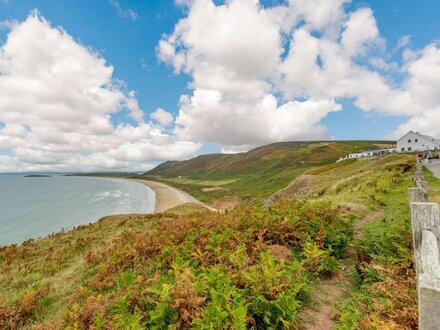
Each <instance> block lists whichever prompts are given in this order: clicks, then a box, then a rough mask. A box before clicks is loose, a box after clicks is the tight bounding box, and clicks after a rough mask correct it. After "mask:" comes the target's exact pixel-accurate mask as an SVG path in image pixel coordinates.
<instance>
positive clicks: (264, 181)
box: [142, 141, 393, 206]
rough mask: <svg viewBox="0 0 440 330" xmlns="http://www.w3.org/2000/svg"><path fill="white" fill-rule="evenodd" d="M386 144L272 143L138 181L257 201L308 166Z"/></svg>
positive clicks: (160, 170)
mask: <svg viewBox="0 0 440 330" xmlns="http://www.w3.org/2000/svg"><path fill="white" fill-rule="evenodd" d="M392 144H393V142H389V141H388V142H384V141H315V142H282V143H274V144H270V145H266V146H262V147H259V148H256V149H253V150H250V151H248V152H246V153H240V154H233V155H230V154H229V155H228V154H211V155H202V156H199V157H196V158H193V159H190V160H187V161H168V162H165V163H163V164H161V165H159V166H158V167H156V168H154V169H153V170H151V171H149V172H147V173H145V174H144V175H142V177H148V178H149V179H155V180H159V181H165V182H167V183H169V184H171V185H174V186H177V187H179V188H180V189H183V190H185V191H187V192H188V193H190V194H192V195H194V196H196V197H197V198H199V199H201V200H202V201H204V202H208V203H209V202H214V201H215V200H219V199H223V200H224V199H234V198H236V199H237V198H239V199H249V198H252V199H255V198H256V199H259V198H262V197H267V196H269V195H271V194H272V193H274V192H275V191H277V190H279V189H281V188H283V187H285V186H286V185H287V184H288V183H289V182H290V181H292V180H293V179H294V178H295V177H297V176H298V175H300V174H302V173H303V172H305V171H307V170H309V169H311V168H313V167H316V166H320V165H324V164H329V163H334V162H335V161H336V160H337V159H338V158H339V157H344V156H346V155H347V154H349V153H352V152H359V151H363V150H368V149H378V148H384V147H391V146H392ZM217 206H219V205H217Z"/></svg>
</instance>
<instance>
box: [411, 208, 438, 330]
mask: <svg viewBox="0 0 440 330" xmlns="http://www.w3.org/2000/svg"><path fill="white" fill-rule="evenodd" d="M410 206H411V223H412V231H413V247H414V255H415V264H416V271H417V273H419V272H420V271H421V267H420V266H421V261H420V247H421V244H422V232H423V230H424V229H427V230H430V231H432V232H433V233H435V234H436V237H437V239H438V236H437V233H439V218H438V205H437V204H436V203H411V204H410ZM439 306H440V305H439ZM439 329H440V328H439Z"/></svg>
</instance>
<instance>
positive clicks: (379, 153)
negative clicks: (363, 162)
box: [348, 148, 397, 158]
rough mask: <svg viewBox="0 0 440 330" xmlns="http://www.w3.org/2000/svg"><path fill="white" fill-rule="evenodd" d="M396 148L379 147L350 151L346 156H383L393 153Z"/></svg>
mask: <svg viewBox="0 0 440 330" xmlns="http://www.w3.org/2000/svg"><path fill="white" fill-rule="evenodd" d="M396 152H397V149H395V148H391V149H380V150H367V151H362V152H357V153H352V154H349V155H348V158H363V157H373V156H384V155H389V154H395V153H396Z"/></svg>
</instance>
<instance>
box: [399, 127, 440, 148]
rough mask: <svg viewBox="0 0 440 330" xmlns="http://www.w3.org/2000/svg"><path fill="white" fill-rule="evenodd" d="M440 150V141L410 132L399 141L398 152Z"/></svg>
mask: <svg viewBox="0 0 440 330" xmlns="http://www.w3.org/2000/svg"><path fill="white" fill-rule="evenodd" d="M436 149H440V140H438V139H435V138H433V137H431V136H428V135H423V134H420V133H419V132H413V131H409V132H408V133H406V134H405V135H404V136H402V137H401V138H400V139H399V140H398V141H397V151H398V152H407V151H408V152H411V151H426V150H436Z"/></svg>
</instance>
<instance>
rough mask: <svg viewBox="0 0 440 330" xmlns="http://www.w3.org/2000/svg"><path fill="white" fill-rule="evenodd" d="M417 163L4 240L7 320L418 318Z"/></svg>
mask: <svg viewBox="0 0 440 330" xmlns="http://www.w3.org/2000/svg"><path fill="white" fill-rule="evenodd" d="M414 163H415V161H414V159H413V156H412V155H393V156H386V157H381V158H370V159H362V160H356V161H351V160H348V161H345V162H341V163H338V164H329V165H324V166H321V167H314V168H313V169H312V170H310V171H308V172H307V173H304V174H302V175H299V176H298V177H297V178H296V179H295V180H294V181H293V182H292V183H291V184H290V185H289V186H288V187H287V188H286V189H284V190H282V191H281V192H279V193H277V194H275V195H274V196H273V197H272V198H270V199H269V201H272V202H271V203H269V201H267V200H266V203H263V201H258V202H254V203H252V204H250V205H247V206H241V207H237V208H235V209H233V210H229V211H226V212H224V213H213V212H209V211H201V210H200V209H198V208H196V207H193V206H192V205H184V206H181V207H178V208H176V209H174V210H171V211H170V212H168V213H166V214H158V215H151V216H116V217H109V218H106V219H102V220H101V221H100V222H98V223H96V224H93V225H90V226H83V227H80V228H77V229H75V230H73V231H70V232H67V233H60V234H57V235H55V236H53V237H50V238H46V239H44V240H37V241H29V242H26V243H25V244H23V245H22V246H19V247H16V246H12V247H4V248H1V249H0V328H2V329H3V328H4V329H20V328H24V329H32V328H34V329H51V328H53V329H90V328H92V329H103V328H106V329H109V328H110V329H113V328H114V329H121V328H124V329H143V328H149V329H164V328H171V329H173V328H174V329H179V328H183V329H185V328H192V329H217V328H221V327H222V328H228V329H296V328H304V329H319V325H318V324H317V322H318V321H319V322H326V323H325V324H326V325H328V326H331V327H333V328H335V329H412V328H414V327H415V326H416V323H417V300H416V293H415V277H414V271H413V265H412V251H411V232H410V225H409V209H408V204H407V203H408V202H407V194H406V189H407V188H408V187H409V186H411V185H412V182H411V175H412V172H413V170H414V166H413V165H414ZM224 180H226V179H224ZM428 180H429V184H430V188H431V191H440V182H439V180H435V179H433V178H430V177H428ZM263 204H268V205H267V206H264V205H263ZM318 316H319V317H318ZM318 318H320V320H318Z"/></svg>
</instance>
